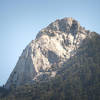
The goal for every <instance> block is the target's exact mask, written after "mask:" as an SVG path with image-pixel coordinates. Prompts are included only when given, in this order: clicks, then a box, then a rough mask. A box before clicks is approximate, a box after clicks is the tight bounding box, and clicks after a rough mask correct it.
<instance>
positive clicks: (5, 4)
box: [0, 0, 100, 85]
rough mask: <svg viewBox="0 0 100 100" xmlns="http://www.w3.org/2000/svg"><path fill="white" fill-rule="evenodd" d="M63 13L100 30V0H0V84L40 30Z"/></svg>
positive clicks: (87, 26) (92, 29)
mask: <svg viewBox="0 0 100 100" xmlns="http://www.w3.org/2000/svg"><path fill="white" fill-rule="evenodd" d="M63 17H73V18H75V19H76V20H78V21H79V22H80V24H81V25H82V26H84V27H85V28H86V29H89V30H91V31H96V32H97V33H100V0H0V85H3V84H5V82H6V81H7V79H8V77H9V75H10V73H11V72H12V70H13V68H14V67H15V65H16V63H17V60H18V58H19V56H20V55H21V53H22V51H23V49H24V48H25V47H26V45H27V44H28V43H29V42H30V41H31V40H32V39H35V36H36V34H37V33H38V31H39V30H40V29H42V28H44V27H46V26H47V25H48V24H49V23H51V22H53V21H54V20H56V19H59V18H60V19H61V18H63Z"/></svg>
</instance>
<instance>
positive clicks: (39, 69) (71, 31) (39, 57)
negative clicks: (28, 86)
mask: <svg viewBox="0 0 100 100" xmlns="http://www.w3.org/2000/svg"><path fill="white" fill-rule="evenodd" d="M92 34H93V33H92V32H90V31H88V30H85V29H84V28H83V27H82V26H80V24H79V22H77V21H76V20H74V19H73V18H63V19H60V20H56V21H54V22H53V23H51V24H49V25H48V26H47V27H46V28H44V29H42V30H41V31H40V32H39V33H38V34H37V36H36V39H35V40H32V41H31V43H29V45H28V46H27V47H26V48H25V49H24V50H23V52H22V55H21V56H20V58H19V60H18V62H17V64H16V66H15V68H14V70H13V72H12V73H11V75H10V77H9V79H8V81H7V83H6V85H5V87H6V88H10V86H11V85H12V84H15V85H16V86H20V85H23V84H25V83H28V82H31V81H39V80H41V81H43V80H49V79H51V78H53V77H55V76H56V73H57V70H58V69H59V68H58V67H59V66H61V65H62V63H63V62H64V61H66V60H68V59H69V58H70V57H71V56H74V55H75V54H76V52H77V49H78V48H79V46H80V45H81V44H82V41H83V40H84V39H86V38H90V37H91V36H92Z"/></svg>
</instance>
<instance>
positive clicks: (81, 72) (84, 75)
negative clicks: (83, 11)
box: [1, 33, 100, 100]
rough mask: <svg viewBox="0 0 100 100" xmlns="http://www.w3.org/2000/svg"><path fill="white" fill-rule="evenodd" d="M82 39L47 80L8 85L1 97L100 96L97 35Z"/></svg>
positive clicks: (79, 99)
mask: <svg viewBox="0 0 100 100" xmlns="http://www.w3.org/2000/svg"><path fill="white" fill-rule="evenodd" d="M93 34H95V35H93V36H92V37H91V38H88V39H84V40H83V44H82V45H81V46H80V47H79V48H78V49H77V53H76V54H75V55H74V56H72V57H71V58H70V59H69V60H66V61H65V62H64V63H63V64H62V67H60V68H59V71H58V73H57V75H56V77H55V78H54V79H52V80H50V81H48V82H42V81H41V82H37V83H36V84H33V85H25V86H24V85H23V86H20V87H18V88H14V87H12V89H11V91H10V93H9V95H8V96H6V97H5V99H4V98H3V99H1V100H12V99H13V100H100V35H98V34H96V33H93Z"/></svg>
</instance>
